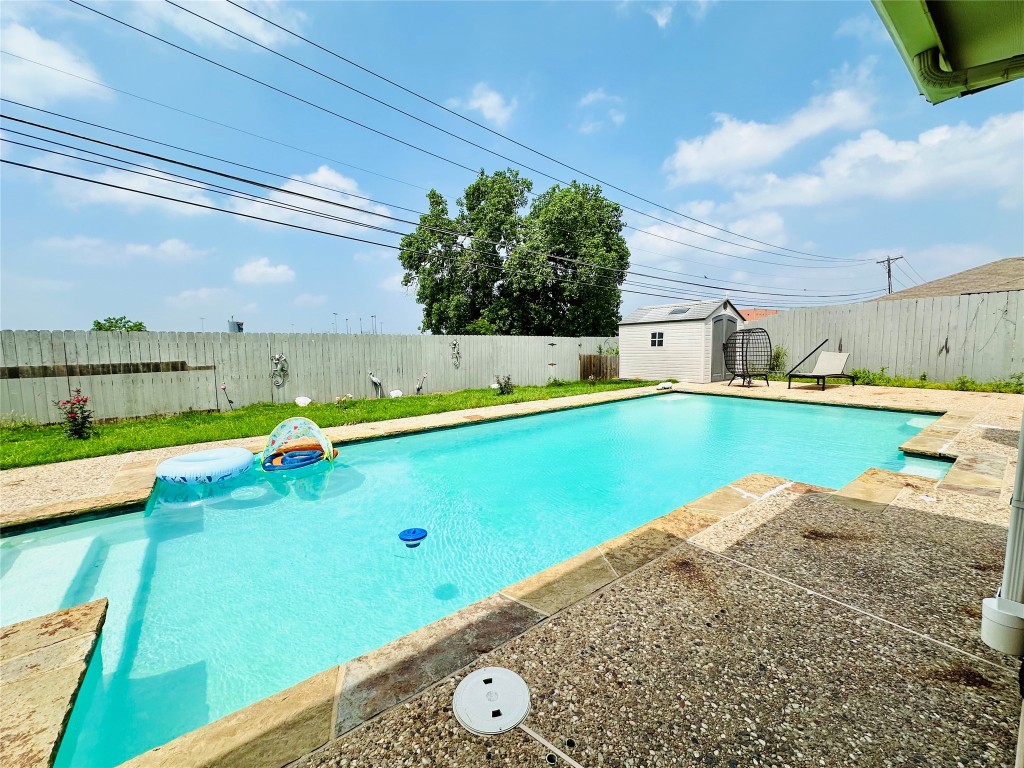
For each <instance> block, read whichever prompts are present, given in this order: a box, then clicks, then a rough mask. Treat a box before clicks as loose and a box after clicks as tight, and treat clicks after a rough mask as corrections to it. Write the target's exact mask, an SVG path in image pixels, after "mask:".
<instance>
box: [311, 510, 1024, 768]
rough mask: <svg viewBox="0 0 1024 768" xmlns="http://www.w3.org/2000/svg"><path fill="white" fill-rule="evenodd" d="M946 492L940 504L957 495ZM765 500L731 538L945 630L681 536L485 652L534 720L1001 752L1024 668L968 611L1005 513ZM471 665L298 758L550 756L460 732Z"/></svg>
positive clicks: (693, 757)
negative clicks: (912, 628)
mask: <svg viewBox="0 0 1024 768" xmlns="http://www.w3.org/2000/svg"><path fill="white" fill-rule="evenodd" d="M946 496H949V494H947V493H942V492H940V493H939V497H940V500H939V501H937V502H935V503H940V504H943V505H946V504H950V505H955V504H956V503H957V499H955V498H946ZM989 503H994V502H992V501H990V502H989ZM761 505H774V506H776V507H780V508H778V509H776V510H775V512H776V514H775V515H774V516H772V515H770V514H764V510H757V509H755V510H754V512H755V513H759V514H760V515H761V517H762V518H763V519H764V520H765V522H764V524H763V525H762V526H761V527H760V528H758V529H756V530H755V531H753V532H752V533H750V534H749V535H748V536H747V537H746V538H745V539H743V540H742V541H740V542H739V543H738V544H736V545H735V546H733V547H731V548H729V549H728V550H726V552H725V553H724V554H725V555H726V556H728V557H731V558H734V559H740V560H743V559H746V560H750V561H752V562H753V561H756V562H757V564H758V566H759V567H762V568H765V569H767V570H768V571H771V572H773V573H779V574H781V575H784V576H786V577H792V578H794V579H797V580H798V581H800V583H802V584H805V583H806V584H808V586H813V587H815V588H817V589H821V590H822V591H824V592H826V593H829V594H836V596H837V597H839V598H840V599H850V600H853V601H854V602H855V603H857V604H858V605H860V606H862V607H865V608H879V607H884V606H885V605H886V604H887V603H889V602H891V601H892V600H893V599H894V597H897V596H902V597H903V598H904V604H903V606H904V607H906V609H907V612H906V613H901V614H899V616H898V618H899V619H900V621H901V622H903V623H907V624H911V625H914V624H915V623H916V624H919V625H920V628H921V629H927V630H928V632H929V634H931V635H932V636H934V637H936V638H939V639H941V640H943V641H944V642H947V643H949V644H950V645H951V646H953V648H949V647H946V646H944V645H940V644H939V643H936V642H933V641H929V640H927V639H924V638H922V637H920V636H919V635H916V634H914V633H912V632H906V631H902V630H899V629H896V628H894V627H892V626H890V625H887V624H885V623H883V622H880V621H878V620H876V619H872V618H869V617H867V616H864V615H862V614H860V613H858V612H856V611H853V610H850V609H849V608H846V607H843V606H840V605H836V604H835V603H832V602H829V601H827V600H823V599H821V598H818V597H814V596H811V595H809V594H808V593H807V592H806V591H804V590H802V589H800V588H797V587H794V586H792V585H790V584H787V583H785V582H782V581H780V580H778V579H776V578H773V577H772V576H770V575H765V574H763V573H759V572H755V571H752V570H750V569H748V568H744V567H743V566H741V565H737V564H736V563H733V562H729V561H726V560H723V559H722V558H721V557H720V556H716V555H713V554H710V553H706V552H704V551H702V550H700V549H698V548H696V547H694V546H692V545H690V544H684V545H682V546H681V547H679V548H678V549H676V550H674V551H673V552H672V553H669V554H668V555H666V556H665V557H663V558H660V559H659V560H656V561H654V562H652V563H651V564H650V565H648V566H645V567H644V568H641V569H640V570H639V571H637V572H635V573H634V574H632V575H630V576H628V577H626V578H624V579H621V580H619V581H617V582H615V583H613V584H612V585H610V586H609V587H608V588H606V589H605V590H603V591H602V592H600V593H598V594H597V595H595V596H594V597H592V598H590V599H588V600H585V601H583V602H581V603H579V604H577V605H575V606H573V607H571V608H569V609H567V610H566V611H564V612H562V613H560V614H558V615H556V616H555V617H554V618H552V619H550V620H548V621H546V622H544V623H543V624H541V625H539V626H538V627H536V628H535V629H533V630H531V631H529V632H527V633H526V634H525V635H523V636H521V637H519V638H517V639H515V640H513V641H511V642H510V643H508V644H506V645H505V646H502V647H501V648H499V649H497V650H496V651H494V652H492V653H489V654H487V655H485V656H484V657H482V658H481V659H480V660H479V661H478V662H477V664H475V665H474V668H476V667H482V666H491V665H499V666H507V667H509V668H511V669H513V670H516V671H517V672H519V673H520V674H521V675H522V676H523V677H524V678H525V679H526V681H527V682H528V683H529V684H530V686H531V689H532V694H533V698H532V700H533V712H532V713H531V715H530V717H529V718H528V720H527V723H528V724H529V725H530V726H531V727H532V728H534V729H536V730H537V731H539V732H540V733H541V734H544V735H545V736H547V737H548V738H549V739H550V740H552V741H554V742H555V743H558V744H561V743H564V739H566V738H569V737H571V738H573V739H574V740H575V741H576V743H577V746H576V748H575V749H574V750H572V751H571V752H570V754H571V756H572V757H573V758H574V759H575V760H577V761H579V763H580V764H582V765H584V766H588V768H589V767H590V766H614V767H615V768H620V767H621V768H626V767H627V766H630V767H634V768H648V767H652V768H653V767H654V766H730V767H736V766H779V767H780V768H781V767H782V766H834V765H863V766H890V765H891V766H896V765H928V766H961V765H962V766H1009V765H1010V764H1011V763H1012V760H1013V758H1012V752H1013V744H1014V741H1015V735H1016V725H1017V718H1018V714H1019V706H1020V704H1019V699H1018V698H1017V691H1016V675H1015V669H1014V668H1012V667H1011V666H1010V665H1009V664H1008V663H1007V662H1006V661H1005V660H1003V659H1001V658H999V657H998V656H996V655H995V654H992V653H991V652H988V651H987V649H986V650H985V651H982V652H984V653H986V656H985V657H984V658H982V659H979V658H978V657H977V656H974V655H971V654H975V653H978V652H979V651H980V650H981V649H979V648H978V643H977V642H975V641H974V636H976V626H977V625H976V621H977V619H976V618H971V619H970V622H965V620H964V616H963V615H962V613H963V611H964V610H965V607H966V606H978V605H980V600H981V598H982V596H985V595H988V594H991V583H990V582H991V581H992V578H993V573H992V572H991V570H990V568H989V566H990V565H992V564H994V563H995V562H996V560H997V559H998V558H999V557H1000V556H1001V554H1002V547H1003V546H1004V542H1005V529H1002V531H1003V540H1002V541H1000V540H999V531H1000V528H999V526H994V525H986V524H984V523H978V522H976V521H970V520H961V519H959V518H956V517H950V516H946V515H931V514H929V513H927V512H920V511H917V510H914V509H912V508H910V505H907V506H900V507H899V508H895V505H894V507H892V508H890V509H891V511H887V513H876V514H874V515H867V514H865V513H860V512H852V511H851V510H849V509H848V508H843V509H837V508H836V507H838V506H839V505H837V504H835V502H833V501H831V500H829V499H827V497H823V496H820V495H812V496H797V495H795V494H785V493H780V494H777V495H776V496H773V497H771V498H769V499H766V500H764V501H762V502H758V504H756V505H754V506H755V507H759V506H761ZM833 505H834V506H833ZM808 534H810V535H809V536H808ZM830 534H837V535H835V536H833V535H830ZM881 550H886V552H884V553H882V552H881ZM880 553H881V554H882V555H883V557H882V559H881V560H878V559H877V558H878V557H879V555H880ZM946 560H950V561H949V562H948V563H946V564H945V566H944V567H935V566H936V565H937V564H941V563H943V562H945V561H946ZM901 561H903V564H901ZM974 564H977V565H979V566H982V567H979V568H975V567H974ZM946 603H949V605H948V606H947V605H946ZM915 604H916V605H915ZM968 623H971V625H972V626H973V627H974V629H973V630H972V631H973V632H974V635H971V633H970V632H968V631H967V626H968ZM956 649H961V650H959V651H958V650H956ZM962 651H967V653H964V652H962ZM467 671H468V670H467ZM460 679H461V675H460V676H456V677H454V678H448V679H446V680H444V681H442V682H441V683H439V684H438V685H436V686H435V687H433V688H431V689H429V690H427V691H425V692H424V693H422V694H420V695H418V696H416V697H414V698H413V699H411V700H409V701H407V702H406V703H404V704H402V705H400V706H398V707H396V708H394V709H392V710H389V711H387V712H385V713H383V714H382V715H380V716H379V717H377V718H375V719H374V720H371V721H370V722H369V723H366V724H365V725H363V726H362V727H360V728H358V729H356V730H354V731H352V732H350V733H349V734H346V735H345V736H343V737H342V738H341V739H338V740H336V741H334V742H332V743H330V744H328V745H326V746H325V747H324V748H322V749H321V750H319V751H318V752H316V753H314V754H313V755H310V756H307V757H306V758H304V759H303V760H300V761H298V762H297V763H296V764H295V766H296V768H328V767H330V768H341V767H342V766H344V767H346V768H353V767H354V766H375V767H377V766H381V767H383V766H423V765H437V766H452V767H453V768H458V767H460V766H467V767H468V766H474V767H475V766H482V765H507V766H529V765H537V766H541V765H547V763H546V762H545V761H544V750H543V749H542V748H540V747H539V746H537V745H535V744H533V743H532V742H529V741H528V740H527V739H526V737H525V736H524V735H523V734H522V733H520V732H512V733H509V734H505V735H503V736H499V737H495V738H492V739H484V738H481V737H476V736H472V735H470V734H469V733H467V732H466V731H463V730H462V729H461V728H460V727H459V726H458V724H457V722H456V721H455V720H454V717H453V715H452V713H451V696H452V693H453V691H454V688H455V686H456V685H457V683H458V681H459V680H460Z"/></svg>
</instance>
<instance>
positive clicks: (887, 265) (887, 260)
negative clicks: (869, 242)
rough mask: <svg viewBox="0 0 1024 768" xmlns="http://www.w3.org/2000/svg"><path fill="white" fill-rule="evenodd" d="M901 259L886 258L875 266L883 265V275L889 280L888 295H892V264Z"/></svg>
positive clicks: (898, 257) (900, 257)
mask: <svg viewBox="0 0 1024 768" xmlns="http://www.w3.org/2000/svg"><path fill="white" fill-rule="evenodd" d="M902 258H903V257H902V256H896V257H893V256H886V257H885V258H884V259H882V260H881V261H879V262H876V263H877V264H884V265H885V274H886V276H887V277H888V278H889V293H892V264H893V262H894V261H899V260H900V259H902Z"/></svg>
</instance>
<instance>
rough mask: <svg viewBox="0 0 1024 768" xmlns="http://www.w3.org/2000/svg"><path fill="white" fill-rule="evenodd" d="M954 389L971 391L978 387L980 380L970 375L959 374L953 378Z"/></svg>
mask: <svg viewBox="0 0 1024 768" xmlns="http://www.w3.org/2000/svg"><path fill="white" fill-rule="evenodd" d="M953 389H955V390H956V391H957V392H970V391H972V390H977V389H978V382H976V381H975V380H974V379H972V378H970V377H968V376H957V377H956V378H955V379H953Z"/></svg>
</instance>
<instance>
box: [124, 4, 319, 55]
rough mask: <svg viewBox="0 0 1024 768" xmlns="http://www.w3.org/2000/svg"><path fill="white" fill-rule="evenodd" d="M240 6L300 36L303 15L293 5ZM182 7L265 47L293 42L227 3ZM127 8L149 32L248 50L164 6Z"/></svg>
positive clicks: (236, 39)
mask: <svg viewBox="0 0 1024 768" xmlns="http://www.w3.org/2000/svg"><path fill="white" fill-rule="evenodd" d="M240 4H241V5H244V6H247V7H248V8H250V9H251V10H252V11H254V12H255V13H258V14H259V15H260V16H263V17H265V18H268V19H270V20H271V21H274V22H276V23H278V24H280V25H281V26H283V27H287V28H288V29H292V30H295V31H296V32H301V31H302V28H303V26H304V25H305V23H306V14H305V13H303V12H302V11H300V10H298V9H297V8H296V7H295V5H294V4H292V3H286V2H279V0H248V2H240ZM181 5H183V6H185V7H188V8H190V9H191V10H194V11H195V12H196V13H199V14H201V15H203V16H205V17H206V18H208V19H210V20H212V21H215V22H217V23H218V24H223V25H224V26H225V27H230V28H231V29H235V30H237V31H238V32H240V33H241V34H243V35H245V36H246V37H249V38H252V39H253V40H255V41H257V42H258V43H262V44H263V45H266V46H271V47H278V46H281V45H286V44H289V43H293V42H295V38H293V37H292V36H291V35H289V34H287V33H286V32H282V31H281V30H279V29H277V28H276V27H273V26H271V25H270V24H267V23H266V22H263V21H260V20H259V19H257V18H256V17H255V16H252V15H251V14H248V13H246V12H245V11H242V10H239V9H238V8H234V7H232V6H231V5H230V4H229V3H210V2H198V3H186V2H183V3H181ZM130 8H131V11H132V13H131V20H132V21H134V22H135V23H136V24H138V25H139V26H141V27H145V28H146V29H149V30H150V31H156V30H159V29H160V28H163V27H170V28H173V29H175V30H177V31H178V32H181V33H182V34H184V35H186V36H188V37H189V38H191V39H192V40H194V41H195V42H197V43H201V44H203V45H220V46H224V47H226V48H238V47H241V46H246V47H249V43H246V42H245V41H244V40H242V39H241V38H239V37H236V36H235V35H232V34H230V33H229V32H225V31H224V30H223V29H219V28H218V27H215V26H213V24H209V23H207V22H205V21H203V20H202V19H200V18H198V17H197V16H193V15H192V14H190V13H186V12H185V11H182V10H180V9H178V8H175V7H173V6H171V5H168V4H167V3H159V2H143V3H133V4H132V5H131V6H130Z"/></svg>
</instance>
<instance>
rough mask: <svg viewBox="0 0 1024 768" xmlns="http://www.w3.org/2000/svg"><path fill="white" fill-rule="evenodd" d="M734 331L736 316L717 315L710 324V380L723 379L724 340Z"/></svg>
mask: <svg viewBox="0 0 1024 768" xmlns="http://www.w3.org/2000/svg"><path fill="white" fill-rule="evenodd" d="M735 331H736V318H735V317H732V316H731V315H719V316H718V317H716V318H715V319H714V320H713V321H712V324H711V380H712V381H723V380H724V379H725V350H724V349H723V348H722V347H723V345H724V344H725V340H726V339H728V338H729V336H731V335H732V334H733V333H734V332H735Z"/></svg>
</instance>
